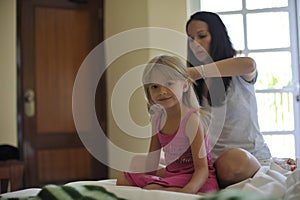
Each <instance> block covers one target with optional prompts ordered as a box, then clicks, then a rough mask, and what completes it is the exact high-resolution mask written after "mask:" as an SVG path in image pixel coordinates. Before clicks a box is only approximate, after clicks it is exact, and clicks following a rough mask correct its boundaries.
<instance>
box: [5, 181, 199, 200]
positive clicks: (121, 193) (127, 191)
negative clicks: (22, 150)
mask: <svg viewBox="0 0 300 200" xmlns="http://www.w3.org/2000/svg"><path fill="white" fill-rule="evenodd" d="M66 185H69V186H78V185H97V186H103V187H104V188H106V189H107V190H108V191H110V192H112V193H114V194H115V195H117V196H118V197H122V198H125V199H129V200H141V199H143V200H153V199H155V200H160V199H162V200H198V199H199V198H200V197H201V196H200V195H193V194H184V193H179V192H167V191H159V190H145V189H141V188H138V187H131V186H116V180H115V179H108V180H100V181H76V182H71V183H67V184H66ZM40 190H41V189H40V188H31V189H24V190H19V191H15V192H9V193H6V194H3V195H2V196H3V197H5V198H12V197H17V198H20V197H28V196H36V195H37V194H38V192H39V191H40Z"/></svg>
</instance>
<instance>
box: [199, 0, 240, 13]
mask: <svg viewBox="0 0 300 200" xmlns="http://www.w3.org/2000/svg"><path fill="white" fill-rule="evenodd" d="M200 8H201V10H202V11H210V12H224V11H235V10H241V9H242V0H226V1H224V0H201V6H200Z"/></svg>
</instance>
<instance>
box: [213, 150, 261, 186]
mask: <svg viewBox="0 0 300 200" xmlns="http://www.w3.org/2000/svg"><path fill="white" fill-rule="evenodd" d="M214 166H215V168H216V173H217V178H218V181H219V186H220V188H221V189H222V188H225V187H227V186H229V185H232V184H235V183H238V182H240V181H243V180H245V179H247V178H251V177H253V175H254V174H255V173H256V172H257V171H258V170H259V168H260V164H259V162H258V160H257V159H256V158H255V157H254V156H253V155H252V154H250V153H249V152H248V151H246V150H243V149H240V148H234V149H228V150H226V151H225V152H224V153H223V154H222V155H220V156H219V158H218V159H217V160H216V161H215V163H214Z"/></svg>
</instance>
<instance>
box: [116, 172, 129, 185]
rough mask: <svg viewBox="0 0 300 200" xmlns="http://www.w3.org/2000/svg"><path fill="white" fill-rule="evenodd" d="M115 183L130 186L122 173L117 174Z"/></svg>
mask: <svg viewBox="0 0 300 200" xmlns="http://www.w3.org/2000/svg"><path fill="white" fill-rule="evenodd" d="M116 185H123V186H131V183H130V182H129V181H128V179H127V178H126V176H125V174H124V173H121V174H119V176H118V178H117V183H116Z"/></svg>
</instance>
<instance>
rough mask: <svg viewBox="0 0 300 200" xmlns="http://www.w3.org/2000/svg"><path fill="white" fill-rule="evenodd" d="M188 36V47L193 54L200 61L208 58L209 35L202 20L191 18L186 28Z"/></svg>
mask: <svg viewBox="0 0 300 200" xmlns="http://www.w3.org/2000/svg"><path fill="white" fill-rule="evenodd" d="M187 32H188V33H187V34H188V36H189V37H190V39H189V47H190V49H191V50H192V51H193V53H194V55H195V56H196V57H197V58H198V59H199V60H200V61H202V62H206V61H208V60H209V53H210V43H211V35H210V33H209V31H208V25H207V23H206V22H204V21H200V20H192V21H191V22H190V23H189V25H188V28H187Z"/></svg>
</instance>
